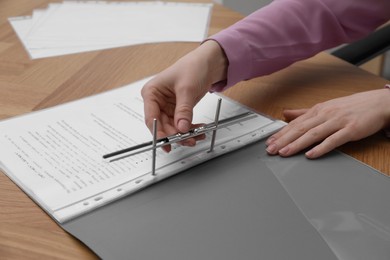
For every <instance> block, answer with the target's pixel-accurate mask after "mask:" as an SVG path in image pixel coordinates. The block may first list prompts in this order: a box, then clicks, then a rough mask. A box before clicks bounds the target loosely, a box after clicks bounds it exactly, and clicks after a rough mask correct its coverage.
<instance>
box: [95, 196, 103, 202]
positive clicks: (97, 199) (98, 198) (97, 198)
mask: <svg viewBox="0 0 390 260" xmlns="http://www.w3.org/2000/svg"><path fill="white" fill-rule="evenodd" d="M102 199H103V197H102V196H100V197H96V198H95V201H99V200H102Z"/></svg>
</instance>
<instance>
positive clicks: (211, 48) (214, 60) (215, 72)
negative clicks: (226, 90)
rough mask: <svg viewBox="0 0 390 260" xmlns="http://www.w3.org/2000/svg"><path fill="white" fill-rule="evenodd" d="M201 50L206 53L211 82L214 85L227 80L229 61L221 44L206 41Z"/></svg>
mask: <svg viewBox="0 0 390 260" xmlns="http://www.w3.org/2000/svg"><path fill="white" fill-rule="evenodd" d="M200 48H201V49H202V51H203V52H205V55H204V57H205V58H206V63H207V66H208V70H209V80H210V81H209V82H210V83H211V84H214V83H217V82H220V81H224V80H226V78H227V69H228V65H229V61H228V59H227V57H226V54H225V52H224V50H223V49H222V48H221V46H220V45H219V43H218V42H216V41H214V40H206V41H205V42H203V43H202V45H201V46H200Z"/></svg>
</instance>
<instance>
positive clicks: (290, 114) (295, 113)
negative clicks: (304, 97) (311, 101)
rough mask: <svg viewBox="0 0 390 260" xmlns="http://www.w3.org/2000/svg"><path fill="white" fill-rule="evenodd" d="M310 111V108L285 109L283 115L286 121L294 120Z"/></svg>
mask: <svg viewBox="0 0 390 260" xmlns="http://www.w3.org/2000/svg"><path fill="white" fill-rule="evenodd" d="M307 111H308V109H285V110H284V111H283V116H284V118H285V119H286V121H288V122H289V121H292V120H294V119H295V118H297V117H299V116H301V115H303V114H305V113H306V112H307Z"/></svg>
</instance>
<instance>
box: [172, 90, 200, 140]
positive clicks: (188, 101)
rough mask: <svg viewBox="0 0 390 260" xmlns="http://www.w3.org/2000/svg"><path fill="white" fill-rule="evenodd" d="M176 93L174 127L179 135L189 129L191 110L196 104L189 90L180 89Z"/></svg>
mask: <svg viewBox="0 0 390 260" xmlns="http://www.w3.org/2000/svg"><path fill="white" fill-rule="evenodd" d="M180 89H182V90H180V91H178V92H177V93H176V108H175V117H174V118H175V126H176V128H177V129H178V130H179V132H181V133H185V132H188V131H189V130H190V128H191V122H192V116H193V109H194V106H195V105H196V103H197V100H196V97H194V95H193V93H191V92H189V91H188V90H190V89H191V88H190V87H188V88H185V87H184V88H180Z"/></svg>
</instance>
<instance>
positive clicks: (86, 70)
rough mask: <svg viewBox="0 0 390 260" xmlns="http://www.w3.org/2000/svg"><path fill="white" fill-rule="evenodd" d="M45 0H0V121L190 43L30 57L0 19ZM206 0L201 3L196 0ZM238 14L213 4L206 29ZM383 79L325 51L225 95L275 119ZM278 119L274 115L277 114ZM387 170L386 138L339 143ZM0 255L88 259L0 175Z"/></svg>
mask: <svg viewBox="0 0 390 260" xmlns="http://www.w3.org/2000/svg"><path fill="white" fill-rule="evenodd" d="M49 2H54V1H49V0H34V1H29V0H17V1H15V0H2V1H0V119H5V118H8V117H12V116H17V115H20V114H24V113H27V112H30V111H34V110H39V109H42V108H46V107H50V106H53V105H57V104H60V103H63V102H67V101H70V100H75V99H79V98H82V97H85V96H89V95H91V94H95V93H99V92H102V91H105V90H109V89H112V88H116V87H119V86H122V85H125V84H128V83H130V82H133V81H136V80H139V79H142V78H144V77H146V76H150V75H153V74H156V73H158V72H159V71H161V70H162V69H164V68H166V67H167V66H169V65H170V64H172V63H173V62H175V61H176V60H177V59H178V58H179V57H181V56H183V55H184V54H186V53H187V52H189V51H190V50H192V49H194V48H195V47H196V46H197V45H198V44H197V43H163V44H148V45H139V46H132V47H123V48H115V49H111V50H104V51H95V52H87V53H81V54H75V55H66V56H62V57H54V58H46V59H38V60H31V59H29V57H28V55H27V53H26V51H25V49H24V48H23V46H22V44H21V42H20V41H19V39H18V38H17V36H16V34H15V33H14V31H13V30H12V28H11V26H10V24H9V23H8V21H7V18H8V17H14V16H21V15H28V14H31V11H32V10H33V9H36V8H42V7H45V6H46V5H47V3H49ZM203 2H209V1H203ZM240 18H242V16H241V15H240V14H238V13H235V12H233V11H231V10H228V9H226V8H224V7H222V6H219V5H215V6H214V8H213V16H212V20H211V24H210V30H209V33H210V34H214V33H216V32H217V31H219V30H221V29H223V28H225V27H227V26H229V25H231V24H233V23H234V22H236V21H237V20H239V19H240ZM385 82H386V80H384V79H382V78H379V77H377V76H374V75H371V74H369V73H367V72H365V71H363V70H360V69H359V68H356V67H354V66H352V65H349V64H347V63H345V62H343V61H340V60H338V59H337V58H334V57H332V56H330V55H328V54H325V53H321V54H319V55H317V56H315V57H313V58H311V59H309V60H307V61H303V62H298V63H296V64H294V65H293V66H291V67H290V68H288V69H285V70H283V71H280V72H278V73H275V74H273V75H270V76H266V77H262V78H258V79H254V80H251V81H247V82H243V83H240V84H238V85H237V86H236V87H234V88H231V89H230V90H228V91H227V92H226V94H227V95H229V96H230V97H233V98H235V99H236V100H238V101H240V102H242V103H244V104H246V105H248V106H250V107H252V108H254V109H256V110H257V111H261V112H263V113H265V114H268V115H271V116H273V117H275V118H281V112H282V110H283V108H302V107H310V106H312V105H314V104H316V103H318V102H321V101H324V100H328V99H331V98H335V97H339V96H344V95H349V94H352V93H355V92H358V91H365V90H369V89H376V88H382V87H383V85H384V84H385ZM281 119H282V118H281ZM341 150H342V151H344V152H345V153H347V154H349V155H351V156H353V157H355V158H357V159H358V160H360V161H362V162H364V163H367V164H368V165H371V166H373V167H374V168H376V169H378V170H379V171H381V172H383V173H385V174H390V166H389V163H388V158H390V143H389V142H388V140H387V139H386V138H385V137H384V135H383V134H382V133H378V134H376V135H374V136H372V137H369V138H366V139H364V140H361V141H358V142H354V143H350V144H347V145H344V146H343V147H341ZM0 258H1V259H48V258H49V259H90V258H96V256H95V255H94V254H93V252H91V251H90V250H89V249H88V248H86V247H85V246H84V245H83V244H82V243H80V242H79V241H78V240H76V239H75V238H73V237H72V236H70V235H69V234H67V233H66V232H65V231H63V230H62V229H61V228H60V227H59V226H58V225H57V224H56V223H55V222H54V221H53V220H52V219H51V218H50V217H49V216H48V215H47V214H46V213H44V212H43V211H42V210H41V209H40V207H39V206H37V205H36V204H34V202H33V201H32V200H31V199H29V198H28V197H27V196H26V195H25V193H24V192H23V191H21V190H20V189H19V188H18V187H17V186H16V185H15V184H14V183H12V182H11V181H10V180H9V179H8V178H7V177H6V176H5V175H4V174H0Z"/></svg>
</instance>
